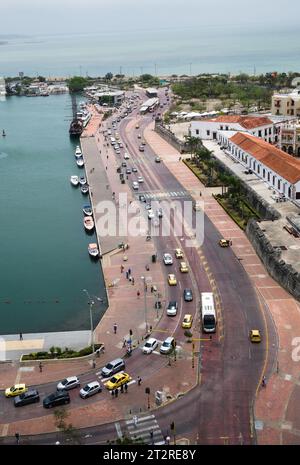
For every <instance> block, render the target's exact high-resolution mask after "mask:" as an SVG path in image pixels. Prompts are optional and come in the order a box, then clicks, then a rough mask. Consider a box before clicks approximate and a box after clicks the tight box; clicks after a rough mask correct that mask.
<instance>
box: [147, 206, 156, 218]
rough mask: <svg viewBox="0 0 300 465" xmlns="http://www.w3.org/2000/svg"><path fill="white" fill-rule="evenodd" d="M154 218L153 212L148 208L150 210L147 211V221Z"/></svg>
mask: <svg viewBox="0 0 300 465" xmlns="http://www.w3.org/2000/svg"><path fill="white" fill-rule="evenodd" d="M154 216H155V215H154V211H153V210H152V209H151V208H150V210H148V219H149V220H151V219H152V218H154Z"/></svg>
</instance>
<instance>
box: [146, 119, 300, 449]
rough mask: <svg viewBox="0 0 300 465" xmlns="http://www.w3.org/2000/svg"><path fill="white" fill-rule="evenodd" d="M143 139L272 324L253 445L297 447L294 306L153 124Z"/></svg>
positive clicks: (298, 316) (298, 319) (299, 316)
mask: <svg viewBox="0 0 300 465" xmlns="http://www.w3.org/2000/svg"><path fill="white" fill-rule="evenodd" d="M144 137H145V139H146V141H147V143H148V144H149V145H151V147H152V149H153V150H154V152H155V153H156V154H157V155H159V156H160V157H161V158H162V159H163V160H164V162H165V163H166V164H167V166H168V168H169V170H170V171H171V173H172V174H173V175H174V176H175V177H176V178H177V179H178V181H179V182H180V183H181V184H182V186H183V187H185V188H186V189H189V190H190V193H191V195H192V197H193V198H194V199H195V200H200V199H202V200H204V202H205V212H206V214H207V216H208V217H209V218H210V220H211V221H212V222H213V223H214V225H215V226H216V228H217V229H218V230H219V232H220V233H221V234H223V235H224V237H226V238H231V239H232V240H233V246H232V249H233V251H234V253H235V254H236V256H237V257H238V258H239V260H241V264H242V266H243V267H244V268H245V270H246V272H247V273H248V275H249V277H250V279H251V280H252V282H253V285H254V286H255V288H256V290H257V293H258V295H259V296H261V298H262V299H263V302H264V303H265V304H266V306H267V307H268V309H269V311H270V313H271V315H272V318H273V320H274V322H275V325H276V328H277V332H278V338H279V353H278V365H277V364H275V366H274V367H272V369H271V373H269V372H268V373H267V375H268V381H267V387H266V388H260V386H258V389H257V396H256V399H255V400H256V402H255V419H256V420H258V421H261V422H262V425H263V429H262V430H257V431H256V435H257V441H258V443H260V444H289V443H294V444H300V428H299V419H300V407H299V405H300V389H299V386H298V384H299V382H300V380H299V368H298V367H299V362H294V361H293V360H292V354H291V352H292V349H293V346H292V341H293V338H294V337H297V336H298V337H300V305H299V303H298V302H297V301H296V300H295V299H294V298H293V297H292V296H291V295H289V294H288V293H287V292H286V291H285V290H284V289H282V288H281V287H280V286H279V285H278V284H277V283H276V281H274V280H273V279H272V278H271V277H270V276H269V275H268V272H267V271H266V269H265V268H264V266H263V264H262V263H261V261H260V260H259V258H258V256H257V255H256V253H255V251H254V249H253V247H252V245H251V243H250V242H249V240H248V239H247V237H246V235H245V234H244V232H243V231H242V230H240V228H239V227H238V226H237V225H236V224H235V223H234V222H233V220H231V218H229V217H228V216H227V214H226V213H225V211H224V210H223V209H222V207H221V206H220V205H219V204H218V202H217V201H216V200H215V199H214V198H213V197H212V196H211V193H212V190H213V189H206V188H205V186H204V185H203V184H202V183H201V182H200V181H199V180H198V179H197V178H196V176H194V174H193V173H192V172H191V171H190V170H189V169H188V168H187V166H186V165H184V164H183V163H182V162H180V161H179V157H180V156H181V157H182V155H180V153H179V152H178V151H177V150H176V149H175V148H173V147H172V146H171V145H169V144H168V143H167V142H166V141H165V140H163V139H162V138H161V137H160V136H159V135H158V134H157V133H156V132H155V131H154V123H151V124H150V125H149V126H148V127H147V129H146V130H145V132H144ZM200 191H201V193H202V196H201V197H200ZM298 345H300V344H299V343H298ZM277 366H278V368H279V369H278V373H277ZM261 375H263V373H262V374H261Z"/></svg>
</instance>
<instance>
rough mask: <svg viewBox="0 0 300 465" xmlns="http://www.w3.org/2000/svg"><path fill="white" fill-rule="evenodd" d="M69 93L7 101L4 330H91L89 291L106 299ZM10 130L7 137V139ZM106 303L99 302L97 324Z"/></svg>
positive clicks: (1, 269)
mask: <svg viewBox="0 0 300 465" xmlns="http://www.w3.org/2000/svg"><path fill="white" fill-rule="evenodd" d="M70 118H71V102H70V97H69V95H61V96H50V97H35V98H28V97H9V98H7V99H6V101H4V102H1V101H0V129H1V132H0V173H1V182H0V219H1V227H0V334H7V333H19V332H23V333H26V332H31V331H32V332H35V331H66V330H80V329H89V328H90V323H89V306H88V301H87V300H88V299H87V296H86V295H85V294H84V293H83V292H82V289H87V290H88V292H89V293H90V294H91V295H92V294H94V295H96V296H99V297H104V298H105V295H104V287H103V277H102V271H101V268H100V265H99V263H98V262H97V263H95V262H93V261H92V260H91V259H90V257H89V255H88V251H87V247H88V244H89V242H95V240H94V237H93V236H89V235H87V234H86V233H85V230H84V227H83V223H82V220H83V213H82V206H83V205H85V204H86V203H88V198H86V197H85V196H83V195H82V194H81V192H80V189H79V188H73V187H72V186H71V184H70V181H69V178H70V175H72V174H79V173H81V172H82V170H80V169H79V168H78V167H77V165H76V163H75V157H74V151H75V145H76V144H75V143H74V142H73V141H71V140H70V138H69V134H68V128H69V124H70V122H69V119H70ZM3 128H5V131H6V134H7V135H6V137H2V129H3ZM103 312H104V307H103V306H101V305H96V304H95V306H94V307H93V315H94V324H96V323H97V321H99V318H100V316H101V315H102V314H103Z"/></svg>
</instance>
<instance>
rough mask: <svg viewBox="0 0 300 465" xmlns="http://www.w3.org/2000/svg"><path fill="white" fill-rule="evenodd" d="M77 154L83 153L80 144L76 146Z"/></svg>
mask: <svg viewBox="0 0 300 465" xmlns="http://www.w3.org/2000/svg"><path fill="white" fill-rule="evenodd" d="M75 155H82V152H81V148H80V147H79V145H77V146H76V150H75Z"/></svg>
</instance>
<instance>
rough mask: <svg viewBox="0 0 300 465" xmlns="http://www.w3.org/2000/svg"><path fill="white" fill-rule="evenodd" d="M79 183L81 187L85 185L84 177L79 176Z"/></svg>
mask: <svg viewBox="0 0 300 465" xmlns="http://www.w3.org/2000/svg"><path fill="white" fill-rule="evenodd" d="M79 183H80V185H81V186H84V184H86V177H85V176H80V178H79Z"/></svg>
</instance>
